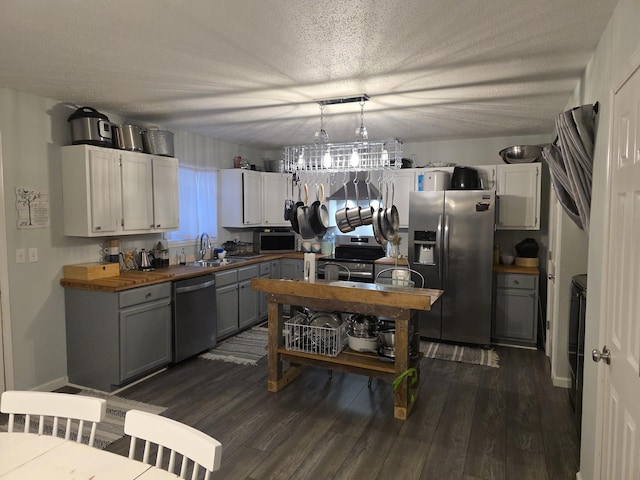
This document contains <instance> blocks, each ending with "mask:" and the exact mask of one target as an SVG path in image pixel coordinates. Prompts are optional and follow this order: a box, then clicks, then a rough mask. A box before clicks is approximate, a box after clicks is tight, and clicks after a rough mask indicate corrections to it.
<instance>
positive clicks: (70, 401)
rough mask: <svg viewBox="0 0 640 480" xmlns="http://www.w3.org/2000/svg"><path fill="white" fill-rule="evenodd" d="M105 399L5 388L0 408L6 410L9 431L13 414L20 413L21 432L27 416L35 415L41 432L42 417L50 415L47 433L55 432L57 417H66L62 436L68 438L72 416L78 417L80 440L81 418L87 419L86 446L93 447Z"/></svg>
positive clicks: (26, 425) (27, 421) (27, 428)
mask: <svg viewBox="0 0 640 480" xmlns="http://www.w3.org/2000/svg"><path fill="white" fill-rule="evenodd" d="M106 411H107V401H106V400H103V399H101V398H94V397H87V396H85V395H73V394H68V393H54V392H23V391H7V392H3V393H2V397H1V398H0V412H2V413H8V414H9V423H8V429H7V430H8V431H9V432H13V431H14V429H13V427H14V421H15V416H16V415H24V416H25V418H24V433H29V427H30V423H31V416H32V415H33V416H38V417H39V422H38V435H43V434H44V423H45V417H53V427H52V431H51V435H52V436H54V437H57V436H58V421H59V419H65V418H66V419H67V425H66V429H65V434H64V438H65V439H66V440H69V439H70V438H71V430H72V420H77V421H78V434H77V439H76V441H77V442H78V443H80V442H81V441H82V433H83V431H84V422H85V421H86V422H91V433H90V435H89V446H90V447H93V442H94V440H95V438H96V426H97V423H98V422H101V421H103V420H104V417H105V415H106Z"/></svg>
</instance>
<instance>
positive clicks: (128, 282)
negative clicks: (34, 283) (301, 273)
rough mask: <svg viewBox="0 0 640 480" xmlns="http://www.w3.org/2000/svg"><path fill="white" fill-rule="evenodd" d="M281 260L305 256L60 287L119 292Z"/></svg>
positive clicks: (176, 268) (66, 282)
mask: <svg viewBox="0 0 640 480" xmlns="http://www.w3.org/2000/svg"><path fill="white" fill-rule="evenodd" d="M279 258H293V259H300V260H302V259H303V258H304V257H303V254H302V253H299V252H293V253H283V254H277V255H256V256H255V257H253V258H250V259H249V260H247V261H246V262H238V263H230V264H228V265H222V266H220V267H192V266H189V265H172V266H169V267H166V268H157V269H155V270H153V271H150V272H142V271H137V270H132V271H123V272H120V275H118V276H116V277H107V278H99V279H96V280H77V279H70V278H63V279H61V280H60V285H62V286H63V287H65V288H78V289H82V290H94V291H102V292H119V291H122V290H128V289H130V288H136V287H142V286H145V285H153V284H156V283H162V282H170V281H173V280H183V279H185V278H192V277H199V276H201V275H208V274H211V273H216V272H222V271H224V270H231V269H233V268H238V267H244V266H247V265H252V264H255V263H262V262H267V261H269V260H275V259H279Z"/></svg>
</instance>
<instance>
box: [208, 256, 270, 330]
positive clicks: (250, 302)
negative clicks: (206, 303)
mask: <svg viewBox="0 0 640 480" xmlns="http://www.w3.org/2000/svg"><path fill="white" fill-rule="evenodd" d="M264 263H267V262H264ZM260 265H261V264H255V265H247V266H246V267H240V268H236V269H233V270H225V271H223V272H219V273H216V302H217V307H216V308H217V313H218V328H217V334H218V339H220V338H223V337H228V336H229V335H233V334H235V333H237V332H238V331H240V330H242V329H244V328H247V327H250V326H251V325H253V324H254V323H256V322H258V320H259V319H260V317H259V316H258V311H259V302H260V298H259V296H258V293H259V292H256V291H254V290H253V289H252V288H251V279H252V278H253V277H257V276H258V275H259V274H260Z"/></svg>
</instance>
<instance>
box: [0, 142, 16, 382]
mask: <svg viewBox="0 0 640 480" xmlns="http://www.w3.org/2000/svg"><path fill="white" fill-rule="evenodd" d="M2 172H3V163H2V135H1V132H0V392H4V391H5V390H7V389H9V390H10V389H12V388H13V357H12V353H13V352H12V350H11V320H10V316H9V267H8V264H7V260H8V258H7V229H6V224H5V216H4V179H3V178H4V177H3V173H2Z"/></svg>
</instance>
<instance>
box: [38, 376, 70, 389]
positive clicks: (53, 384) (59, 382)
mask: <svg viewBox="0 0 640 480" xmlns="http://www.w3.org/2000/svg"><path fill="white" fill-rule="evenodd" d="M68 384H69V377H67V376H66V375H65V376H64V377H60V378H56V379H55V380H51V381H50V382H47V383H43V384H42V385H38V386H37V387H33V388H32V389H31V390H34V391H36V392H53V391H55V390H57V389H59V388H62V387H64V386H65V385H68Z"/></svg>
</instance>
